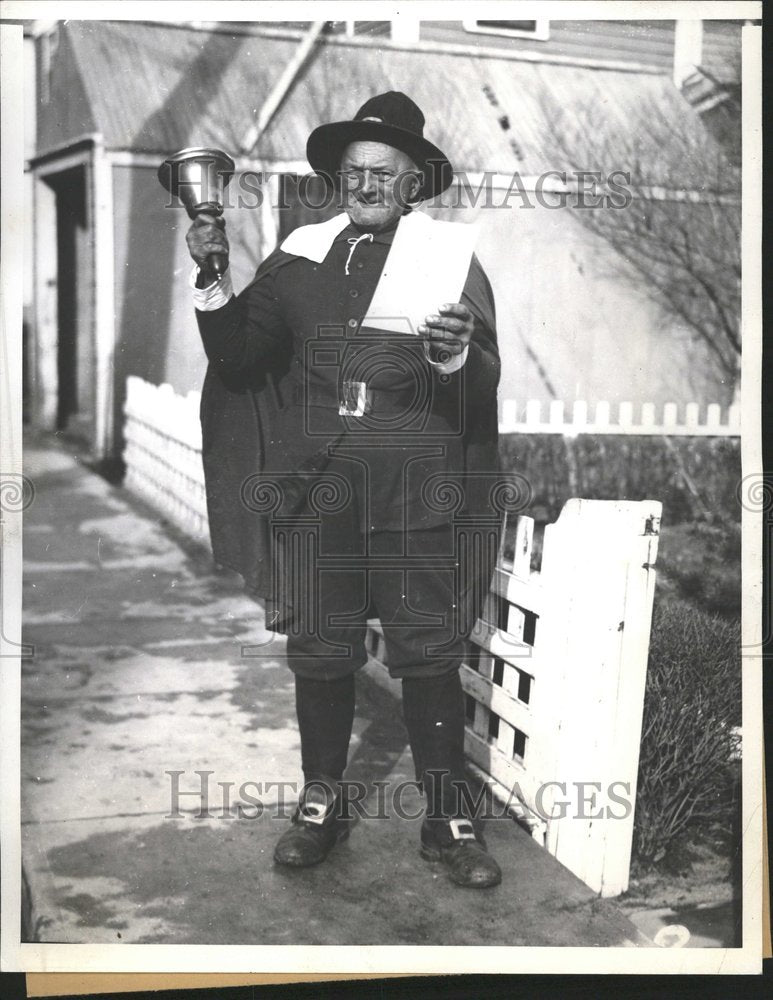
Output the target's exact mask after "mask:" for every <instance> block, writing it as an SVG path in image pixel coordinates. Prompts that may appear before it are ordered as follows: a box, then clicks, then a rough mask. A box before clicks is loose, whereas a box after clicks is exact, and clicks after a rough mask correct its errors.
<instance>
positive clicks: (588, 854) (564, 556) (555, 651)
mask: <svg viewBox="0 0 773 1000" xmlns="http://www.w3.org/2000/svg"><path fill="white" fill-rule="evenodd" d="M660 514H661V504H660V503H657V502H654V501H640V502H626V501H593V500H570V501H569V502H568V503H567V504H566V506H565V507H564V509H563V511H562V512H561V516H560V517H559V519H558V520H557V521H556V522H555V524H552V525H548V526H547V527H546V529H545V540H544V549H543V556H542V569H541V573H540V590H541V592H542V594H543V598H544V608H543V612H542V615H541V617H540V619H539V622H538V624H537V631H536V635H535V643H534V652H535V656H536V657H537V659H538V662H539V664H540V671H539V674H538V678H537V681H536V684H535V690H534V695H533V699H532V706H531V708H532V716H533V718H532V733H531V738H530V747H529V760H528V766H529V769H530V771H531V772H532V778H533V777H534V772H535V771H536V772H538V773H539V776H540V781H541V783H542V784H543V785H546V786H547V789H546V791H545V793H544V794H542V796H541V798H542V801H541V802H540V803H538V805H541V807H542V810H543V812H544V813H545V814H547V815H549V816H550V819H549V820H548V827H547V838H546V846H547V848H548V850H549V851H550V852H551V853H552V854H554V855H555V857H556V858H557V859H558V860H559V861H561V862H562V864H564V865H566V867H567V868H569V869H571V871H573V872H574V873H575V874H576V875H578V876H579V877H580V878H581V879H583V881H585V882H586V883H587V884H588V885H590V886H591V887H592V888H593V889H594V890H595V891H597V892H599V893H601V895H602V896H615V895H618V894H619V893H621V892H623V891H625V889H626V888H627V886H628V870H629V865H630V855H631V841H632V836H633V819H634V817H633V808H634V803H635V800H636V775H637V769H638V759H639V742H640V738H641V723H642V709H643V703H644V686H645V680H646V672H647V658H648V649H649V634H650V621H651V614H652V601H653V596H654V582H655V574H654V569H653V566H654V563H655V557H656V553H657V541H658V531H659V523H660ZM550 783H552V784H550ZM610 794H611V795H612V796H613V797H612V798H611V797H610ZM614 796H616V797H617V799H615V798H614Z"/></svg>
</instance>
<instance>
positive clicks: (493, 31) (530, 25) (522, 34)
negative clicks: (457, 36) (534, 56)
mask: <svg viewBox="0 0 773 1000" xmlns="http://www.w3.org/2000/svg"><path fill="white" fill-rule="evenodd" d="M462 24H463V25H464V28H465V30H466V31H474V32H477V33H478V34H481V35H499V36H500V38H533V39H534V40H535V41H538V42H546V41H547V40H548V38H549V36H550V21H549V20H548V19H547V18H538V19H537V20H536V21H462Z"/></svg>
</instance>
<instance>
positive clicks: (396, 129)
mask: <svg viewBox="0 0 773 1000" xmlns="http://www.w3.org/2000/svg"><path fill="white" fill-rule="evenodd" d="M363 141H369V142H383V143H385V144H386V145H387V146H393V147H394V148H395V149H399V150H402V152H403V153H407V155H408V156H410V158H411V159H412V160H413V162H414V163H415V164H416V166H417V167H418V168H419V169H420V170H421V172H422V174H423V175H424V182H423V184H422V186H421V188H420V189H419V194H420V196H421V198H434V197H435V195H438V194H440V192H441V191H445V189H446V188H447V187H448V186H449V184H450V183H451V181H452V180H453V179H454V171H453V167H452V166H451V164H450V163H449V161H448V157H447V156H446V155H445V153H443V152H442V151H441V150H440V149H438V148H437V146H435V145H433V144H432V143H431V142H429V140H427V139H425V138H424V115H423V114H422V113H421V109H420V108H419V107H418V105H416V104H414V102H413V101H412V100H411V99H410V97H407V96H406V95H405V94H401V93H400V92H399V91H396V90H390V91H389V92H388V93H386V94H379V95H378V96H377V97H371V98H370V100H368V101H366V102H365V103H364V104H363V106H362V107H361V108H360V110H359V111H358V112H357V114H356V115H355V116H354V118H353V119H352V120H351V121H346V122H331V123H330V124H328V125H320V126H319V128H315V129H314V131H313V132H312V133H311V135H310V136H309V141H308V143H307V144H306V158H307V159H308V161H309V163H310V164H311V166H312V167H313V169H314V170H315V171H316V173H318V174H321V175H322V176H323V177H327V178H329V179H330V180H333V179H334V178H335V176H336V174H337V173H338V171H339V170H340V168H341V157H342V155H343V152H344V150H345V149H346V147H347V146H348V145H349V143H350V142H363Z"/></svg>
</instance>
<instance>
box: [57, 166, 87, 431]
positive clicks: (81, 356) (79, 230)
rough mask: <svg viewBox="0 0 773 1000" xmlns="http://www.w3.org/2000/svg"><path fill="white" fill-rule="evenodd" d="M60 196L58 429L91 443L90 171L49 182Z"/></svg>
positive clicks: (67, 172) (77, 170) (82, 169)
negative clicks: (87, 184) (87, 181)
mask: <svg viewBox="0 0 773 1000" xmlns="http://www.w3.org/2000/svg"><path fill="white" fill-rule="evenodd" d="M46 180H47V182H48V184H49V185H50V186H51V188H52V189H53V191H54V192H55V194H56V249H57V279H56V284H57V376H58V379H57V382H58V393H57V409H56V427H57V430H58V431H61V432H65V433H66V434H67V435H68V436H72V437H75V438H77V439H79V440H80V441H83V442H84V443H85V444H87V445H91V443H92V441H93V431H94V392H95V374H96V373H95V370H94V362H95V358H94V251H93V239H92V233H91V225H90V218H89V215H90V213H89V203H88V197H87V186H86V168H85V167H84V166H77V167H72V168H71V169H69V170H63V171H62V172H61V173H58V174H54V175H51V176H49V177H47V178H46Z"/></svg>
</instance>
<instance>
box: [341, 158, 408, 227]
mask: <svg viewBox="0 0 773 1000" xmlns="http://www.w3.org/2000/svg"><path fill="white" fill-rule="evenodd" d="M420 178H421V174H420V172H419V170H418V168H417V167H416V164H415V163H414V162H413V160H411V158H410V157H409V156H407V155H406V154H405V153H403V152H401V151H400V150H399V149H394V147H392V146H387V145H385V144H384V143H383V142H353V143H351V144H350V145H349V146H347V147H346V149H345V150H344V154H343V156H342V157H341V181H342V192H343V198H344V208H345V210H346V214H347V215H348V216H349V218H350V219H351V220H352V222H353V223H354V224H355V226H359V227H360V228H361V229H364V230H366V231H368V232H375V233H377V232H379V231H380V230H382V229H388V228H389V227H390V226H393V225H394V224H395V223H396V222H397V220H398V219H399V218H400V216H401V215H402V214H403V212H404V211H405V208H406V205H407V203H408V202H409V201H411V200H412V199H413V198H414V197H415V195H416V192H417V191H418V188H419V185H420Z"/></svg>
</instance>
